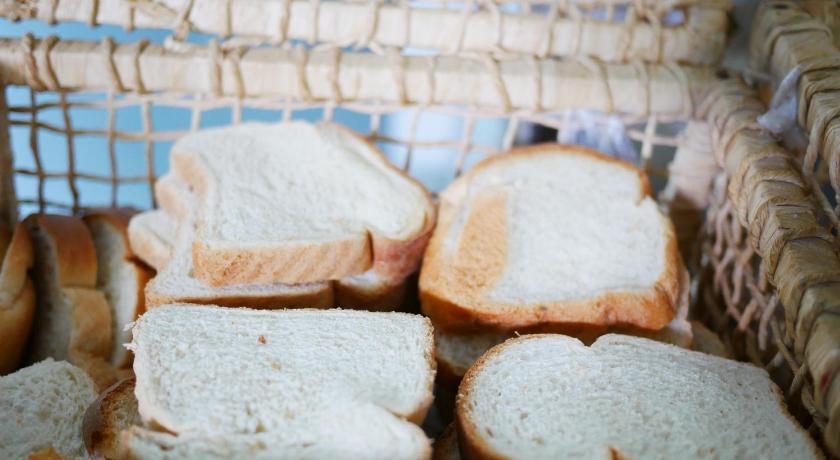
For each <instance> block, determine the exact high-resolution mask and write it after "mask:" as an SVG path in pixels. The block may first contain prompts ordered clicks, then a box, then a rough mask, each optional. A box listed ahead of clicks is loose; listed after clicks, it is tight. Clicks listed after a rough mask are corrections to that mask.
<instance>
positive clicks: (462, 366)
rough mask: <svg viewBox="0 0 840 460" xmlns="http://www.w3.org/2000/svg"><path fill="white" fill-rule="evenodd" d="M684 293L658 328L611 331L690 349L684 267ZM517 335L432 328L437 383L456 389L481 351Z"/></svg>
mask: <svg viewBox="0 0 840 460" xmlns="http://www.w3.org/2000/svg"><path fill="white" fill-rule="evenodd" d="M682 286H683V292H682V294H681V296H680V298H681V301H680V307H679V310H678V311H677V316H675V317H674V319H673V320H671V322H670V323H668V326H666V327H665V328H663V329H661V330H658V331H640V330H623V331H613V332H620V333H623V334H627V335H634V336H638V337H645V338H648V339H652V340H656V341H658V342H662V343H669V344H671V345H676V346H678V347H682V348H691V347H692V345H693V343H694V331H693V327H692V326H693V324H692V322H689V320H688V310H689V307H690V305H689V292H688V291H689V285H688V271H687V270H683V283H682ZM514 336H516V334H499V333H487V334H475V335H457V334H447V333H445V332H442V331H439V330H436V331H435V359H436V360H437V364H438V382H439V383H440V384H442V385H447V386H449V387H452V388H457V387H458V384H459V383H460V382H461V379H462V378H463V377H464V374H466V373H467V370H468V369H469V368H470V366H472V365H473V363H475V362H476V361H477V360H478V359H479V358H480V357H481V355H483V354H484V353H486V352H487V351H488V350H490V349H491V348H493V347H495V346H496V345H499V344H500V343H502V342H504V341H505V340H508V339H510V338H513V337H514ZM577 338H578V339H579V340H581V341H582V342H584V343H592V342H594V341H595V340H596V339H597V337H594V336H589V335H583V336H580V337H577Z"/></svg>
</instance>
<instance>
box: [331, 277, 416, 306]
mask: <svg viewBox="0 0 840 460" xmlns="http://www.w3.org/2000/svg"><path fill="white" fill-rule="evenodd" d="M405 290H406V281H405V280H403V281H402V282H398V283H396V284H382V285H380V286H377V288H376V289H373V290H365V289H360V288H358V287H356V286H353V285H349V284H347V283H344V282H342V280H338V281H335V282H333V291H334V292H335V300H334V302H333V303H332V305H334V306H336V307H340V308H352V309H355V310H368V311H392V310H397V309H398V308H399V307H400V305H401V304H402V301H403V298H404V297H405Z"/></svg>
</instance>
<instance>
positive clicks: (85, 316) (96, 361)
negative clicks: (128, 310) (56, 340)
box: [62, 288, 116, 391]
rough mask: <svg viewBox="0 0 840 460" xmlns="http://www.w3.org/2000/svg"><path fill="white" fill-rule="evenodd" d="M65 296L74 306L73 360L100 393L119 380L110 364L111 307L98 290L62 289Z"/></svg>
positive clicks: (71, 352) (71, 357)
mask: <svg viewBox="0 0 840 460" xmlns="http://www.w3.org/2000/svg"><path fill="white" fill-rule="evenodd" d="M62 294H63V295H65V296H66V297H67V301H68V302H69V303H70V304H71V305H73V313H72V320H73V329H72V331H71V332H70V344H69V350H68V351H69V355H70V360H71V362H73V364H76V365H77V366H79V367H80V368H82V369H83V370H84V371H85V372H87V373H88V375H90V378H91V379H92V380H93V381H94V383H95V384H96V388H97V390H100V391H101V390H102V389H103V388H107V387H108V386H110V385H111V384H112V383H114V381H115V380H116V370H115V369H114V368H113V366H111V364H110V363H109V362H108V358H109V357H110V354H111V341H112V340H113V331H112V330H111V307H110V306H109V305H108V301H107V300H105V295H104V294H102V293H101V292H99V291H97V290H96V289H85V288H63V289H62Z"/></svg>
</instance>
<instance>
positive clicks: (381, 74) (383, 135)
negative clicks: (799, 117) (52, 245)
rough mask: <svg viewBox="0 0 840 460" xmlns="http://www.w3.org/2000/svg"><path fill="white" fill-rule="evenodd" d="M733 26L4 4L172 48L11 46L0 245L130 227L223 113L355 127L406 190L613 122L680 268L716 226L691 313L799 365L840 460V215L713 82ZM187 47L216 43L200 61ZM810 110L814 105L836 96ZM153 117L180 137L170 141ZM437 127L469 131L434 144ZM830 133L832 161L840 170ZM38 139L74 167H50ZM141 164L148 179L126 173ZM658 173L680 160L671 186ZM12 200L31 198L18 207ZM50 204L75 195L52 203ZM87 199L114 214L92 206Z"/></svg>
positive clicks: (643, 19)
mask: <svg viewBox="0 0 840 460" xmlns="http://www.w3.org/2000/svg"><path fill="white" fill-rule="evenodd" d="M814 3H818V2H814ZM727 8H728V2H726V1H710V0H696V1H691V0H682V1H671V2H667V1H657V0H577V1H560V0H557V1H546V2H533V1H529V0H522V1H516V2H514V1H510V2H509V1H506V0H493V1H478V0H468V1H465V2H463V3H458V2H443V1H440V0H428V1H426V2H424V3H423V4H422V5H417V4H415V3H413V2H408V1H404V2H391V1H369V2H350V1H326V0H321V1H319V0H285V1H276V2H253V1H249V0H161V1H153V0H134V1H127V0H126V1H108V2H99V1H96V0H0V15H2V16H5V17H7V18H10V19H13V20H17V19H28V18H35V19H40V20H43V21H47V22H50V23H52V22H55V21H82V22H86V23H88V24H91V25H98V24H111V25H121V26H123V27H125V28H127V29H132V28H134V27H139V28H163V29H168V30H169V31H171V35H170V36H169V38H167V40H166V41H165V42H164V43H148V42H145V41H139V42H132V43H119V44H117V43H114V41H112V40H110V39H105V40H103V41H101V42H89V41H72V40H59V39H56V38H54V37H46V38H41V39H36V38H34V37H32V36H30V35H27V36H24V37H23V38H20V39H5V40H0V85H2V87H0V89H1V90H2V91H0V216H1V217H2V218H0V223H2V224H9V223H11V222H13V221H15V220H16V219H17V217H18V214H25V213H28V212H64V213H77V212H80V211H83V210H84V209H86V208H89V207H97V206H103V205H106V206H117V205H123V204H126V203H125V200H124V199H123V196H122V194H121V190H123V189H124V187H129V186H130V187H135V188H141V189H142V190H143V193H144V195H145V196H146V197H148V199H147V201H146V202H145V206H155V202H154V195H153V193H152V190H153V185H154V181H155V180H156V178H157V177H158V176H159V175H161V174H162V173H164V172H165V167H163V168H162V167H160V165H159V164H158V161H157V159H158V158H159V157H164V158H165V157H167V156H168V148H169V145H171V142H172V141H174V140H175V139H177V138H179V137H180V136H182V135H184V134H185V133H187V132H191V131H195V130H198V129H202V128H204V127H206V126H208V125H209V124H210V123H208V119H209V118H214V120H215V118H218V117H217V116H216V115H218V114H219V113H222V112H223V113H229V119H226V120H224V123H239V122H242V121H247V120H250V119H253V118H258V119H260V120H262V121H266V120H288V119H293V118H297V117H298V116H300V115H301V114H309V115H311V114H312V113H317V114H319V115H320V116H321V117H322V118H323V119H325V120H333V121H337V122H339V123H349V120H351V118H352V120H355V121H354V122H353V123H354V124H353V126H352V127H353V128H354V129H355V130H357V131H359V132H361V133H362V134H364V135H366V136H368V137H369V138H370V139H371V140H372V141H375V142H376V143H377V144H378V145H380V146H382V147H383V148H385V149H390V150H389V151H392V152H393V151H395V150H396V151H398V154H396V155H391V159H392V160H394V161H395V162H396V163H398V165H399V166H401V167H403V168H404V169H405V170H407V171H408V172H409V173H411V174H415V175H417V170H416V169H415V167H414V165H416V164H418V163H422V162H423V161H425V160H426V159H427V158H430V157H436V158H438V159H440V158H444V160H442V161H435V162H434V164H435V165H436V166H435V167H437V168H438V169H445V171H444V173H445V174H444V175H445V176H446V177H447V178H448V180H451V179H452V178H454V177H457V176H458V175H459V174H460V173H461V172H462V171H463V170H464V169H465V168H467V167H469V165H471V164H473V163H474V162H475V161H476V160H478V159H480V158H483V157H485V156H488V155H493V154H496V153H499V152H502V151H504V150H506V149H508V148H510V147H511V146H512V145H513V144H514V141H515V138H516V134H517V131H518V129H519V128H520V127H521V126H523V125H526V124H533V125H536V126H542V127H547V128H552V129H558V130H562V129H563V128H564V125H565V124H567V122H568V119H569V118H568V116H569V111H570V110H577V109H586V110H593V111H598V112H603V113H605V114H613V115H615V117H617V119H618V120H620V122H621V123H623V124H624V126H625V127H626V130H627V134H628V136H629V137H630V139H632V140H633V142H634V143H635V145H636V148H637V149H638V151H639V154H640V158H641V160H640V163H641V166H642V167H643V168H644V169H646V170H647V172H648V173H649V174H650V175H651V176H653V177H654V179H656V178H657V177H658V178H661V179H660V180H659V183H660V184H661V183H662V182H664V181H665V179H667V180H668V184H667V186H666V187H665V188H664V191H663V193H662V194H661V200H662V202H663V204H664V205H665V206H666V207H668V208H669V209H670V212H671V214H672V217H673V218H674V220H675V223H676V225H677V230H678V235H679V237H680V242H681V248H682V250H683V254H684V255H685V256H686V257H688V255H689V253H690V252H691V251H692V249H693V248H696V245H695V242H696V241H697V238H696V236H697V230H698V228H699V227H700V225H701V221H702V218H703V211H704V210H705V208H706V207H708V206H710V205H711V208H710V210H711V212H710V213H709V217H708V219H707V220H706V224H705V225H704V226H703V229H704V239H703V240H702V241H704V242H705V243H706V245H705V248H704V251H703V255H704V257H703V260H702V264H700V265H701V268H703V269H704V270H705V271H703V273H704V274H705V276H704V277H700V278H698V279H699V281H700V284H699V290H698V291H696V292H699V293H702V294H703V295H702V296H695V297H698V298H702V300H704V302H703V303H704V304H706V305H707V307H708V308H706V309H705V311H706V312H707V315H708V316H709V318H708V319H709V322H710V323H713V324H715V325H716V326H717V327H718V330H719V331H721V332H723V333H724V335H725V336H726V337H727V338H728V339H729V343H730V345H732V346H733V347H734V348H735V349H736V350H740V351H742V353H740V356H742V357H746V358H749V359H752V360H753V361H756V362H759V363H761V364H768V363H769V365H770V367H771V370H775V369H776V368H781V366H779V365H780V364H782V363H784V364H785V365H787V366H788V370H787V377H785V376H784V375H782V376H776V377H777V378H779V379H780V380H779V381H781V382H784V384H785V385H787V386H786V388H790V392H789V393H790V394H789V395H790V396H791V398H789V401H799V400H800V399H801V400H802V401H803V402H804V406H805V408H806V409H807V411H806V414H807V415H806V416H804V417H803V420H805V419H806V418H809V417H810V418H809V420H813V425H814V427H815V430H821V431H824V433H825V436H824V439H825V440H826V444H827V446H828V447H829V448H830V449H831V450H832V451H833V452H835V453H840V449H838V442H837V439H838V433H840V428H838V427H840V421H838V420H839V419H840V417H838V416H837V415H836V412H837V409H838V407H840V390H839V389H838V388H840V379H834V378H833V376H834V375H835V374H836V372H835V370H836V368H837V366H835V365H834V364H833V363H834V360H835V359H837V358H835V357H836V356H840V354H838V350H840V344H839V343H838V342H840V337H838V335H840V334H838V331H840V329H838V327H840V324H837V323H840V316H836V315H834V314H832V313H833V312H837V313H840V307H838V306H837V305H836V304H838V303H840V259H838V258H837V256H836V252H835V247H836V242H835V238H834V231H835V227H834V226H832V225H831V224H830V222H836V219H837V218H836V214H835V213H834V210H833V209H832V208H831V207H830V206H829V207H828V208H826V207H825V200H822V201H819V200H816V199H814V198H813V195H811V194H809V192H811V191H813V190H818V189H819V187H814V186H813V183H814V182H813V181H812V177H816V176H807V175H802V174H801V170H800V168H799V167H798V165H797V163H796V162H795V161H794V159H793V158H794V157H793V156H791V155H790V154H788V153H787V152H786V151H785V150H784V149H782V148H781V147H779V145H778V144H777V143H776V142H775V139H774V138H773V137H772V136H770V135H769V134H768V133H767V132H765V131H764V130H763V129H762V128H760V127H758V126H757V125H756V124H755V119H756V116H757V115H759V114H761V113H763V112H764V110H765V109H764V107H763V105H762V104H761V102H759V100H758V99H757V98H756V96H755V94H754V93H753V92H752V91H751V90H750V89H748V88H747V87H746V86H744V85H742V84H739V83H737V82H734V81H731V80H722V79H721V78H720V77H718V76H717V75H716V73H715V71H714V70H713V68H712V67H710V66H711V65H713V64H716V63H717V62H719V59H720V57H721V55H722V51H723V49H724V45H725V33H726V29H727V26H728V25H727V20H726V10H727ZM769 9H771V10H772V7H771V8H769ZM767 10H768V8H765V9H764V10H763V11H767ZM797 11H798V10H797ZM762 17H763V16H762ZM809 17H810V16H809ZM757 22H758V23H759V25H758V26H757V27H756V30H764V29H762V27H763V26H762V24H764V23H763V22H762V20H761V19H760V18H759V20H758V21H757ZM823 27H825V26H823ZM194 32H201V33H209V34H214V35H216V36H218V37H222V39H212V40H209V41H208V42H207V43H206V44H203V45H197V44H194V43H188V42H186V41H185V38H187V37H188V36H190V35H191V34H192V33H194ZM826 36H827V37H829V38H828V39H829V40H831V39H832V38H831V36H830V35H826ZM785 37H787V36H786V35H783V36H781V37H777V38H776V39H774V40H773V43H775V46H770V49H771V50H774V49H777V48H780V47H782V49H783V50H784V51H783V52H780V55H781V56H782V57H781V58H774V59H772V63H773V66H778V67H779V70H778V74H780V75H785V74H787V72H788V71H789V68H790V67H793V66H795V65H796V64H792V65H791V63H790V62H788V61H785V59H783V57H784V53H786V52H787V51H786V50H787V48H785V47H784V46H783V43H784V40H783V38H785ZM300 41H306V42H308V45H317V46H304V45H303V44H302V43H300ZM348 47H350V49H348ZM417 50H420V51H421V53H414V51H417ZM765 55H767V56H772V54H770V53H767V54H765ZM777 61H778V62H777ZM783 61H784V62H783ZM835 62H836V61H835ZM785 66H787V67H785ZM756 68H757V69H763V68H764V66H756ZM774 69H775V67H774ZM768 73H771V72H768ZM772 73H773V74H775V73H776V71H775V70H774V71H773V72H772ZM809 75H811V74H810V73H809V74H807V75H805V74H803V81H805V80H806V77H807V78H810V77H809ZM808 81H810V80H808ZM7 92H15V94H18V95H19V94H20V93H21V92H25V93H26V95H27V97H28V101H27V102H26V103H25V104H15V105H9V104H7V99H6V94H7ZM807 96H808V99H807V100H811V104H812V105H813V104H814V103H816V101H818V100H822V97H823V96H824V92H822V91H816V92H815V93H814V94H810V93H809V94H808V95H807ZM803 97H804V96H803ZM835 107H837V106H836V105H835ZM160 112H169V113H170V114H173V113H174V114H176V115H177V117H178V118H179V120H180V121H179V122H178V123H176V124H175V125H173V126H159V123H156V122H155V120H156V116H155V115H156V114H158V113H160ZM124 113H134V114H136V116H137V117H138V118H139V120H140V126H141V129H139V130H132V131H126V130H124V129H121V127H120V123H119V118H120V117H121V115H122V114H124ZM812 113H816V112H812ZM350 114H355V115H360V116H359V117H349V116H348V115H350ZM392 115H399V116H400V117H402V119H407V120H408V122H407V129H405V130H402V132H401V133H400V134H399V135H395V134H393V133H391V132H390V131H389V130H386V129H383V124H385V122H386V121H387V120H389V119H391V116H392ZM806 115H807V113H806ZM223 118H224V117H223ZM429 118H435V119H444V120H447V121H448V122H449V123H450V124H452V125H453V126H457V127H458V129H455V130H446V132H442V133H441V132H436V131H435V130H429V129H425V128H424V126H426V122H427V121H428V119H429ZM358 120H363V122H364V124H363V125H359V124H358ZM820 120H822V118H819V119H815V120H810V118H808V117H807V116H806V117H805V118H803V121H807V122H803V126H805V127H809V128H810V127H812V126H817V127H824V126H834V125H833V124H832V123H826V122H824V121H820ZM487 123H496V124H498V123H501V124H502V125H503V126H504V130H503V132H504V134H503V135H501V136H498V138H493V139H484V138H483V137H482V136H478V135H477V133H478V131H480V127H481V126H484V125H485V124H487ZM212 124H216V121H214V122H213V123H212ZM813 129H816V128H813ZM820 129H822V128H820ZM829 131H830V130H827V131H826V133H827V134H826V135H825V136H827V137H826V139H825V140H824V141H823V142H822V143H821V145H824V146H826V151H833V152H835V153H837V152H838V149H837V148H836V147H838V146H840V142H838V141H837V139H834V138H831V139H829V138H828V137H831V136H829V134H830V133H829ZM832 132H835V133H838V134H840V130H835V131H832ZM44 135H49V136H53V137H55V136H57V137H59V138H60V139H61V140H62V146H63V148H61V149H60V150H55V149H53V148H49V149H47V148H45V147H44V142H43V136H44ZM835 137H837V136H835ZM821 138H822V137H821ZM89 139H94V140H97V141H98V142H100V143H101V145H102V150H104V156H103V158H105V160H103V161H106V162H107V164H108V171H107V173H92V172H89V171H83V170H80V169H79V168H78V167H77V166H78V163H79V161H78V160H79V158H80V157H82V156H84V155H91V154H93V153H94V152H92V151H88V150H87V149H85V148H83V145H84V144H83V143H82V142H81V140H89ZM812 139H814V137H813V136H812ZM832 139H833V140H832ZM838 139H840V138H838ZM50 145H51V146H54V145H55V142H53V143H51V144H50ZM13 146H15V148H14V149H13V148H12V147H13ZM831 146H833V147H832V148H834V150H829V148H830V147H831ZM131 155H135V156H136V155H140V156H141V157H142V161H141V162H140V163H141V164H142V166H140V167H135V168H133V169H132V168H128V169H127V168H125V167H124V166H123V165H124V164H125V163H126V161H127V159H128V157H129V156H131ZM659 156H662V157H664V158H671V157H673V156H675V157H676V158H675V160H674V161H673V162H672V163H671V164H670V166H669V167H668V168H663V167H662V166H661V163H662V161H658V160H659V158H658V157H659ZM655 157H656V158H655ZM56 158H61V160H62V161H59V162H58V163H59V164H60V165H61V166H60V167H58V168H57V167H55V166H54V164H55V163H56V161H51V160H55V159H56ZM713 158H714V159H716V160H717V164H718V165H719V166H716V165H715V161H713V160H712V159H713ZM654 160H657V161H654ZM130 163H131V164H134V165H136V164H137V162H136V161H131V162H130ZM48 165H53V166H48ZM720 169H723V170H724V171H725V173H724V174H723V175H722V176H720V177H719V178H718V182H717V183H716V184H717V187H715V189H714V192H715V193H712V191H713V190H712V180H713V178H714V176H715V175H716V174H717V173H718V171H719V170H720ZM421 179H422V178H421ZM813 180H816V179H813ZM655 182H656V181H655ZM15 183H17V184H18V185H20V184H23V183H28V184H34V187H28V188H27V190H30V191H31V193H30V192H24V188H22V187H20V186H19V187H18V193H17V194H16V193H15ZM55 183H60V184H62V186H66V190H67V191H68V192H69V193H60V194H57V193H53V192H54V190H53V189H54V187H53V185H54V184H55ZM83 184H96V185H97V188H98V189H100V190H101V193H98V194H87V193H83V192H82V189H84V188H85V187H82V185H83ZM727 184H728V186H727ZM443 185H445V184H438V186H443ZM660 188H662V187H660ZM727 191H728V193H727ZM68 197H69V198H68ZM823 198H824V197H823ZM131 204H134V205H137V203H131ZM141 206H142V204H141ZM827 216H828V217H829V218H827ZM759 260H760V261H761V262H760V263H759V262H758V261H759ZM780 305H784V306H785V308H784V309H782V307H781V306H780ZM768 331H769V332H768ZM742 336H747V337H748V339H749V340H742V342H743V343H745V344H746V345H739V342H738V340H741V339H742V338H743V337H742ZM773 347H775V348H773ZM772 366H776V367H772ZM775 373H777V374H784V372H775ZM785 378H787V379H788V380H784V379H785ZM800 394H801V398H799V395H800ZM793 396H795V397H793ZM805 423H806V426H810V425H811V422H810V421H807V420H806V421H805Z"/></svg>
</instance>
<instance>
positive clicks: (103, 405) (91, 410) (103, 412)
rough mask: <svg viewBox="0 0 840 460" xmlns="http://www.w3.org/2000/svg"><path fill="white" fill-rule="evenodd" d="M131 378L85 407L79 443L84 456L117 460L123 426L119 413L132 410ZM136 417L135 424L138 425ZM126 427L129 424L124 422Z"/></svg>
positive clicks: (132, 381) (114, 386)
mask: <svg viewBox="0 0 840 460" xmlns="http://www.w3.org/2000/svg"><path fill="white" fill-rule="evenodd" d="M134 383H135V380H134V378H133V377H132V378H127V379H123V380H121V381H119V382H117V383H115V384H114V385H112V386H111V387H109V388H108V389H107V390H105V391H104V392H102V394H100V395H99V397H98V398H96V400H95V401H94V402H93V403H92V404H91V405H90V407H88V409H87V411H86V412H85V417H84V420H83V422H82V439H83V440H84V443H85V448H86V449H87V452H88V453H89V454H91V456H94V457H99V456H101V457H104V458H106V459H114V458H117V457H118V455H119V452H120V432H121V431H122V430H123V429H124V428H127V426H122V425H123V424H122V423H121V418H120V412H121V410H123V408H124V407H129V408H131V407H134V408H135V411H136V406H137V401H136V399H135V397H134ZM139 417H140V416H139V414H135V420H138V421H139ZM126 421H128V422H129V423H131V422H132V420H130V419H129V420H126Z"/></svg>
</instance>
